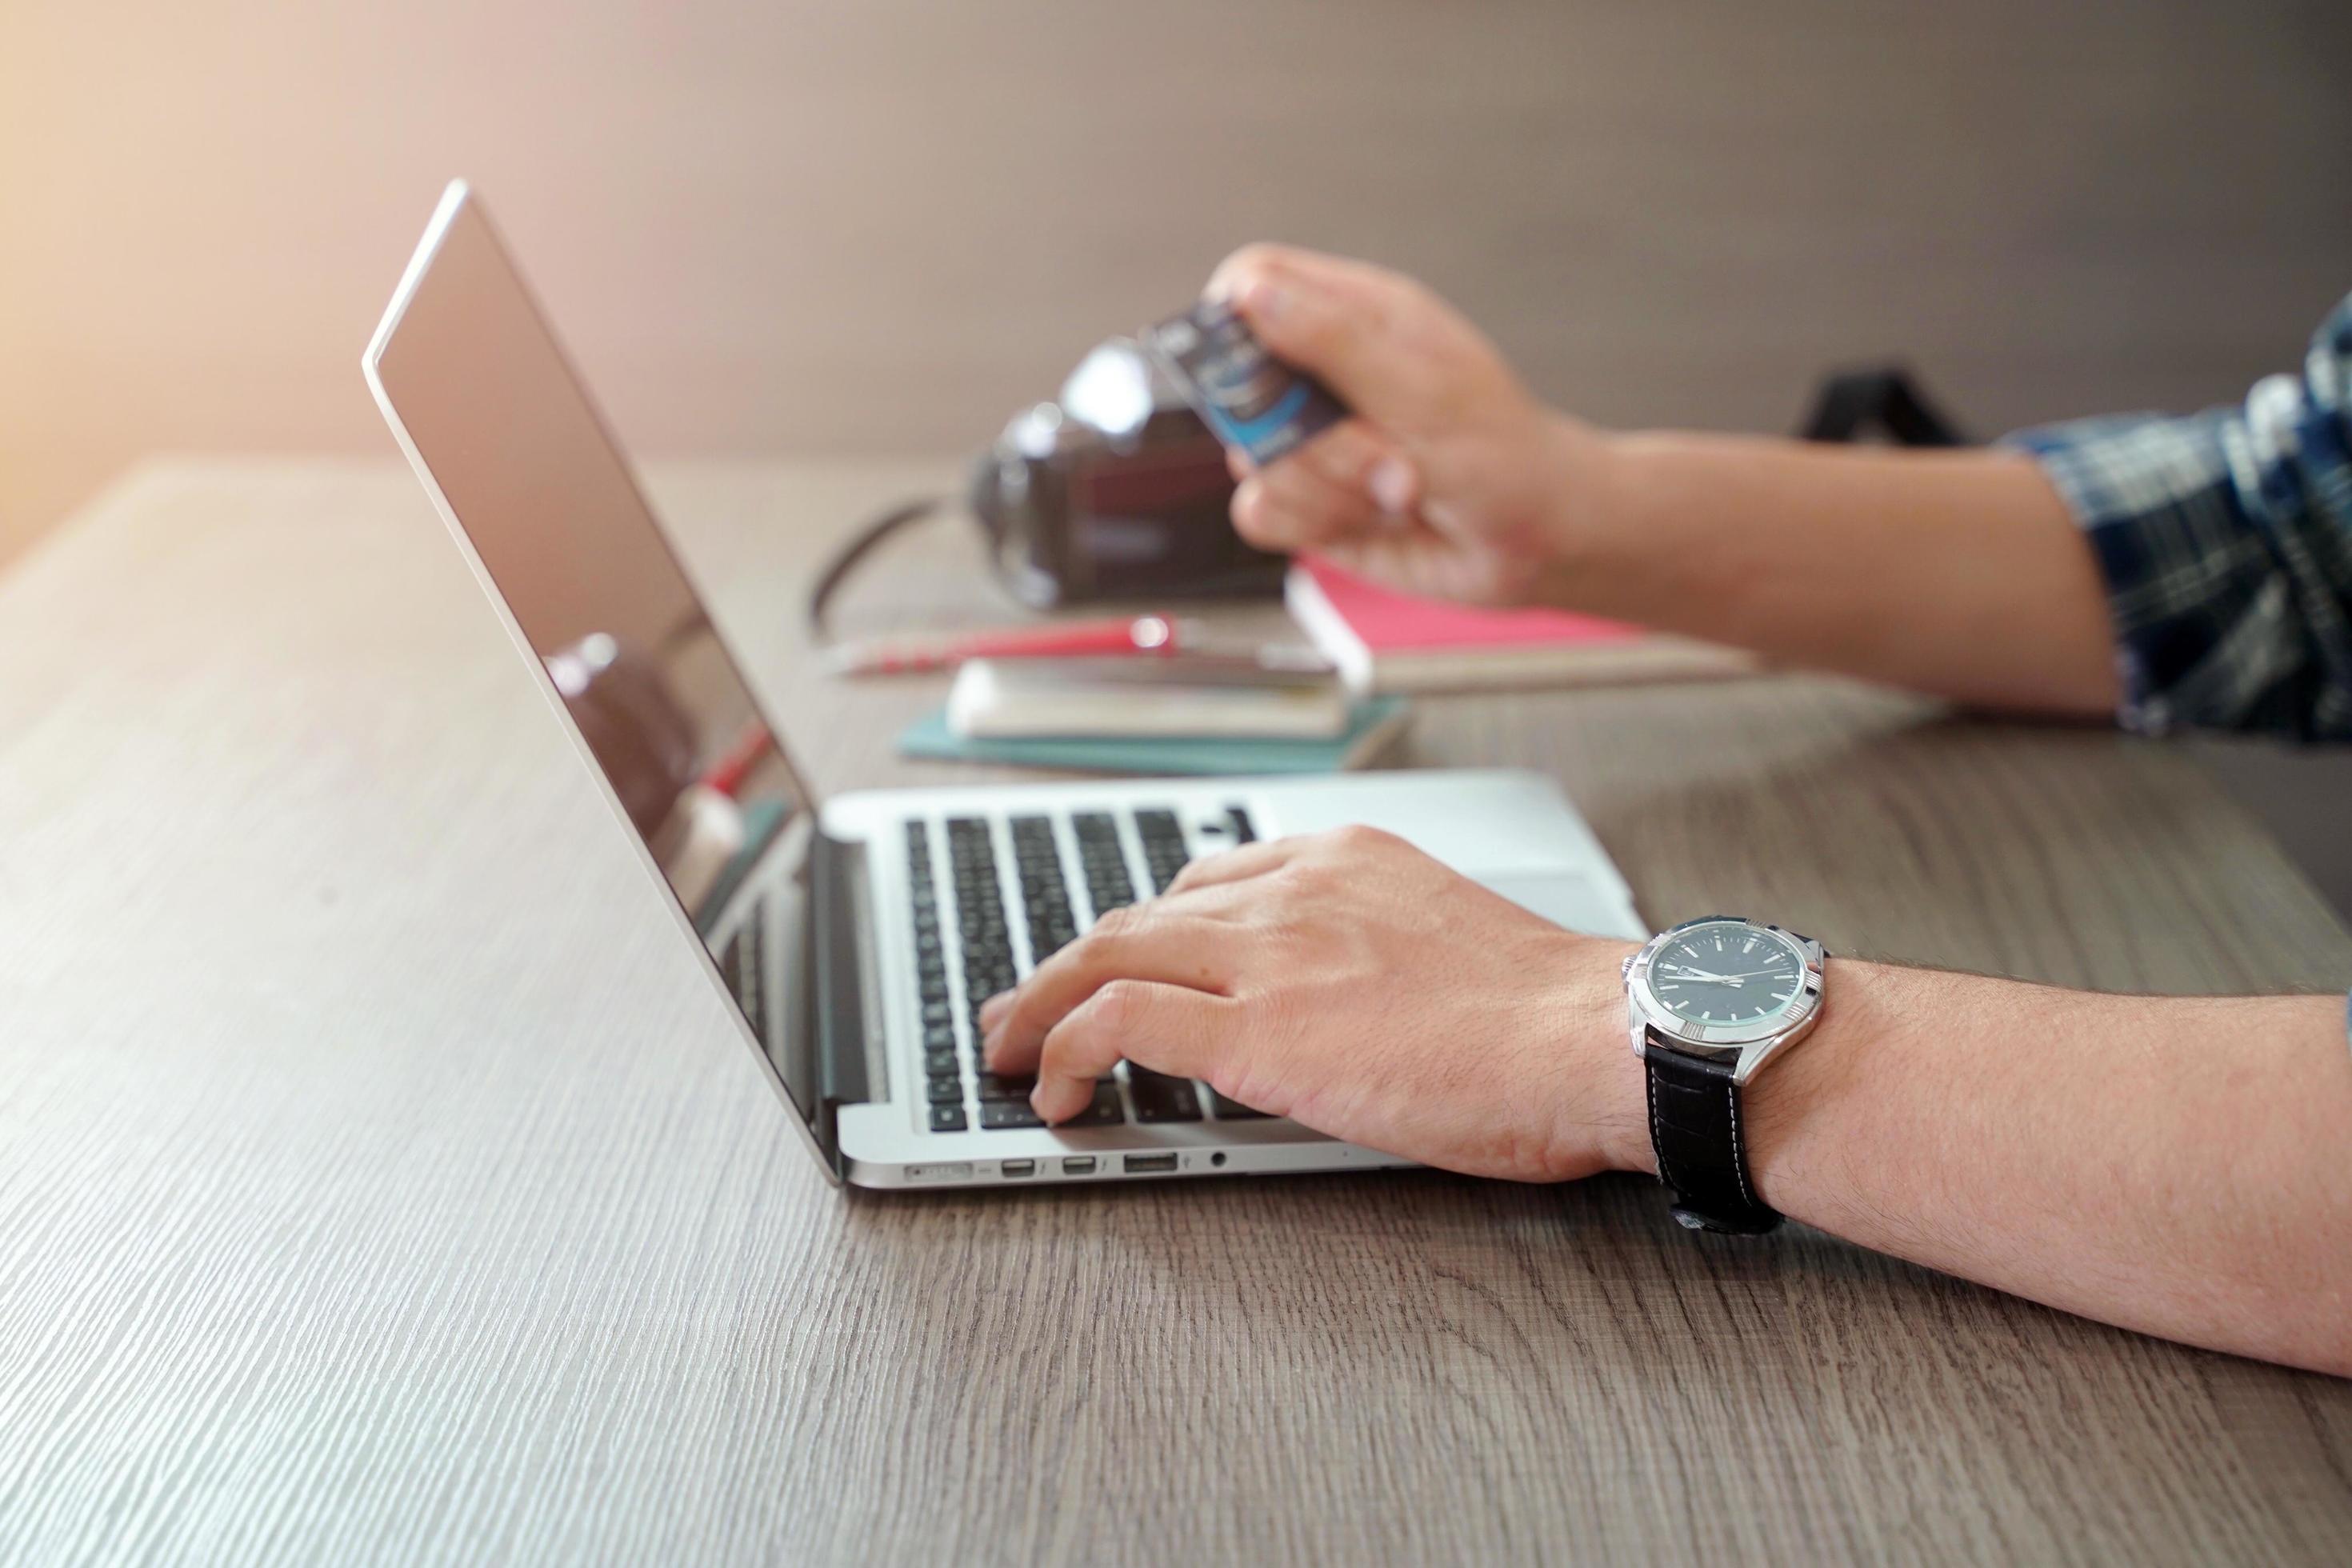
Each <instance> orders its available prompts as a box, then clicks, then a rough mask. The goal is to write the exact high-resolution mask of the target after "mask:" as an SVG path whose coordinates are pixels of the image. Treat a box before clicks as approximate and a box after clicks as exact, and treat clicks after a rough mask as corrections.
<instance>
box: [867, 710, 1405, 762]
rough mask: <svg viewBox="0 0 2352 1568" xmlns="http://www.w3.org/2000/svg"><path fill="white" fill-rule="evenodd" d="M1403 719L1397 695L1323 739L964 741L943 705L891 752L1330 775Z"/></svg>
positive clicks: (1392, 734) (1377, 744)
mask: <svg viewBox="0 0 2352 1568" xmlns="http://www.w3.org/2000/svg"><path fill="white" fill-rule="evenodd" d="M1404 724H1405V705H1404V699H1402V698H1401V697H1374V698H1370V699H1369V700H1365V701H1363V702H1360V703H1358V704H1357V705H1356V714H1355V718H1354V719H1353V720H1351V721H1349V725H1348V728H1347V731H1346V732H1345V733H1344V734H1339V735H1335V736H1332V737H1330V738H1329V739H1328V740H1307V741H1301V740H1254V739H1235V738H1231V737H1225V736H1183V735H1146V736H1125V735H1122V736H1118V737H1105V736H1086V735H1068V736H1063V735H1036V736H1022V737H1019V738H1017V739H992V740H970V741H967V740H963V739H961V738H960V737H958V736H957V735H955V734H954V733H952V732H951V731H950V730H949V729H948V715H947V710H946V709H944V708H942V709H940V710H939V711H938V712H936V713H933V714H930V715H929V716H928V717H925V718H921V719H918V720H916V721H914V722H913V723H912V724H909V725H908V726H907V728H906V729H905V730H904V731H900V733H899V736H898V754H899V755H900V756H902V757H935V758H941V759H945V760H947V761H950V762H960V763H1011V764H1013V766H1015V767H1030V768H1067V769H1071V770H1074V771H1076V772H1080V773H1232V774H1242V775H1248V774H1253V773H1339V772H1341V771H1342V770H1344V769H1348V768H1360V767H1362V766H1363V765H1364V764H1365V763H1369V762H1370V761H1371V760H1372V759H1373V758H1374V757H1376V756H1378V755H1379V754H1380V753H1381V751H1382V750H1383V749H1385V748H1386V747H1387V746H1388V745H1389V744H1390V743H1391V742H1393V741H1394V740H1395V739H1396V738H1397V736H1398V735H1400V734H1402V732H1403V731H1404Z"/></svg>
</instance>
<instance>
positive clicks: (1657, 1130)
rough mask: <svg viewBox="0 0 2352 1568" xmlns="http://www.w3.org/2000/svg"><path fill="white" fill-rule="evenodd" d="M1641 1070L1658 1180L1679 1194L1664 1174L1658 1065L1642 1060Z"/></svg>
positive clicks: (1677, 1187) (1673, 1182)
mask: <svg viewBox="0 0 2352 1568" xmlns="http://www.w3.org/2000/svg"><path fill="white" fill-rule="evenodd" d="M1642 1069H1643V1071H1642V1079H1643V1088H1645V1089H1648V1090H1649V1095H1650V1148H1651V1150H1652V1152H1654V1153H1655V1154H1656V1155H1657V1156H1658V1180H1660V1181H1661V1182H1664V1184H1666V1185H1667V1186H1668V1187H1669V1188H1671V1189H1673V1190H1674V1191H1675V1192H1676V1193H1677V1194H1679V1193H1680V1191H1681V1184H1679V1183H1677V1182H1676V1181H1675V1179H1674V1177H1673V1176H1671V1175H1669V1174H1667V1173H1666V1132H1665V1129H1664V1126H1662V1125H1661V1124H1660V1123H1659V1121H1658V1064H1657V1063H1655V1062H1654V1061H1650V1060H1648V1059H1647V1058H1643V1063H1642Z"/></svg>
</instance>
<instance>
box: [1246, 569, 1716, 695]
mask: <svg viewBox="0 0 2352 1568" xmlns="http://www.w3.org/2000/svg"><path fill="white" fill-rule="evenodd" d="M1283 601H1284V603H1285V604H1286V605H1287V606H1288V608H1289V610H1290V616H1291V618H1292V619H1293V620H1295V621H1297V623H1298V626H1299V629H1300V630H1301V631H1303V632H1305V633H1306V634H1307V637H1308V639H1309V640H1311V641H1312V642H1313V643H1314V644H1315V646H1316V647H1318V649H1320V650H1321V652H1322V654H1323V656H1324V657H1325V658H1328V659H1329V660H1330V661H1331V662H1332V663H1333V664H1334V665H1336V666H1337V667H1338V668H1339V675H1340V678H1341V679H1344V680H1345V681H1346V682H1347V683H1348V685H1349V688H1350V689H1353V690H1356V691H1360V692H1370V691H1445V690H1471V689H1480V688H1486V687H1527V686H1586V685H1594V684H1603V683H1613V682H1620V681H1635V680H1683V679H1701V678H1715V677H1720V676H1724V675H1733V674H1738V673H1740V672H1742V671H1745V670H1748V669H1752V668H1754V661H1753V660H1752V659H1750V658H1748V657H1747V656H1746V655H1744V654H1738V653H1735V652H1733V651H1731V650H1730V649H1727V648H1721V647H1716V646H1714V645H1713V644H1710V643H1701V642H1693V641H1691V640H1689V639H1687V638H1684V637H1662V636H1659V635H1657V634H1654V633H1652V632H1648V631H1644V630H1643V628H1641V627H1640V626H1627V625H1625V624H1624V623H1623V622H1622V621H1604V620H1601V619H1599V618H1598V617H1595V616H1577V615H1570V614H1569V613H1568V612H1567V611H1565V610H1541V609H1538V610H1475V609H1468V608H1465V607H1464V606H1462V605H1449V604H1445V603H1444V602H1442V601H1439V600H1434V599H1422V598H1416V597H1414V596H1413V595H1410V594H1399V593H1396V592H1393V591H1392V590H1390V589H1387V588H1382V587H1379V586H1377V585H1375V584H1371V583H1368V582H1366V581H1365V580H1364V579H1362V578H1361V577H1358V576H1355V575H1353V574H1349V573H1347V572H1343V571H1341V570H1340V569H1339V568H1338V567H1336V566H1334V565H1332V564H1331V563H1328V562H1326V561H1317V560H1314V559H1312V558H1304V559H1301V560H1300V561H1299V562H1297V563H1296V564H1295V565H1293V566H1292V567H1291V569H1290V575H1289V578H1288V580H1287V581H1286V583H1285V584H1284V588H1283Z"/></svg>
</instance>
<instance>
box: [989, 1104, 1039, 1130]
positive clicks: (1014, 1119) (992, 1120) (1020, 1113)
mask: <svg viewBox="0 0 2352 1568" xmlns="http://www.w3.org/2000/svg"><path fill="white" fill-rule="evenodd" d="M980 1124H981V1126H982V1128H985V1129H990V1130H992V1131H1003V1129H1005V1128H1008V1127H1043V1126H1045V1118H1044V1117H1042V1116H1040V1115H1038V1114H1037V1113H1036V1112H1035V1111H1034V1110H1030V1109H1029V1102H1028V1101H1027V1100H982V1101H981V1102H980Z"/></svg>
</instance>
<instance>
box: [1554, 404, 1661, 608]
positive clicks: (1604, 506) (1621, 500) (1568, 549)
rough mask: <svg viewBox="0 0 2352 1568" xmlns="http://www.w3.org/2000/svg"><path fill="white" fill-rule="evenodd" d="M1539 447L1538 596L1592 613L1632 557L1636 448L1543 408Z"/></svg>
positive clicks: (1638, 484)
mask: <svg viewBox="0 0 2352 1568" xmlns="http://www.w3.org/2000/svg"><path fill="white" fill-rule="evenodd" d="M1537 447H1538V472H1539V474H1540V479H1539V484H1538V494H1539V495H1540V496H1541V497H1542V506H1541V509H1540V511H1539V514H1538V533H1539V534H1540V536H1541V539H1542V553H1543V558H1544V574H1543V595H1542V596H1543V597H1544V598H1545V599H1546V600H1547V601H1548V602H1550V603H1553V604H1558V605H1564V606H1567V607H1570V608H1573V609H1580V610H1585V609H1591V608H1595V607H1596V605H1594V604H1593V602H1592V601H1593V595H1594V592H1595V590H1596V589H1598V590H1601V591H1603V592H1605V591H1606V590H1607V589H1608V588H1609V587H1610V585H1611V584H1613V583H1614V582H1615V581H1616V580H1617V576H1616V574H1619V573H1621V572H1622V565H1621V564H1617V563H1622V561H1624V560H1626V559H1628V558H1633V557H1634V556H1635V555H1636V554H1637V552H1628V551H1626V550H1625V549H1623V548H1622V541H1623V539H1624V537H1625V536H1626V535H1627V534H1628V533H1629V532H1630V531H1632V529H1633V521H1632V518H1633V512H1634V510H1635V507H1636V505H1637V504H1638V500H1639V497H1640V494H1641V486H1642V482H1643V481H1642V479H1641V476H1640V471H1639V470H1640V468H1641V466H1642V464H1643V460H1644V459H1643V455H1642V449H1641V446H1640V443H1639V442H1638V441H1637V440H1633V439H1630V438H1629V437H1626V436H1624V435H1622V434H1621V433H1619V432H1616V431H1612V430H1602V429H1600V428H1597V427H1596V426H1591V425H1588V424H1586V423H1585V422H1584V421H1583V420H1581V419H1578V418H1576V417H1575V416H1572V415H1568V414H1562V413H1559V412H1558V411H1557V410H1551V409H1547V410H1545V411H1544V415H1543V417H1542V420H1541V422H1540V425H1539V433H1538V437H1537Z"/></svg>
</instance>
